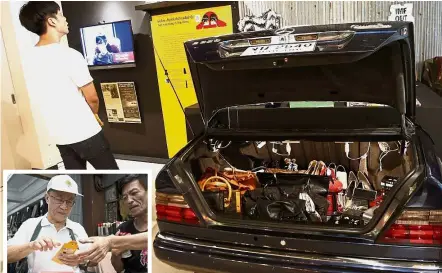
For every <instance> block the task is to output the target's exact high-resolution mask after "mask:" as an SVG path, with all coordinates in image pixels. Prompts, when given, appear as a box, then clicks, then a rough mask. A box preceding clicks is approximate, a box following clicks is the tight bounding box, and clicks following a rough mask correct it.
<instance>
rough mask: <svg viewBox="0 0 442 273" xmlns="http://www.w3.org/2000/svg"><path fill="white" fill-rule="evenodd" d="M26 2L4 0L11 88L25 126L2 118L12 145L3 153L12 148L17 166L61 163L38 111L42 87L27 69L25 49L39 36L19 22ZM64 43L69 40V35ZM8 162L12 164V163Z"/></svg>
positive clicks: (47, 165) (32, 166)
mask: <svg viewBox="0 0 442 273" xmlns="http://www.w3.org/2000/svg"><path fill="white" fill-rule="evenodd" d="M25 3H26V2H25V1H12V2H1V5H2V16H1V20H2V32H3V38H4V43H5V48H6V55H7V59H8V64H9V68H10V74H11V79H12V83H13V91H12V92H13V93H15V97H16V100H17V108H18V114H19V120H20V121H21V127H22V128H15V129H14V130H12V129H13V128H12V127H13V125H11V122H13V123H14V124H15V125H16V126H18V125H17V122H15V121H13V120H11V119H8V120H6V121H5V123H3V122H2V127H4V128H2V129H3V130H6V131H7V136H5V137H6V138H8V141H2V146H3V144H5V145H7V144H8V143H9V147H5V151H4V152H3V151H2V157H4V154H5V153H8V151H9V152H10V153H11V155H10V156H11V157H13V158H20V159H21V161H20V162H19V163H17V164H18V165H17V164H16V165H15V166H14V168H20V169H29V168H38V169H46V168H48V167H51V166H54V165H56V164H57V163H59V162H60V161H61V157H60V154H59V152H58V149H57V147H56V146H55V144H54V143H51V142H50V141H49V137H48V134H47V132H46V130H45V126H44V123H43V119H42V118H41V117H40V116H39V115H38V113H39V112H38V111H36V109H38V107H40V105H39V104H38V102H37V101H38V100H35V99H34V98H35V97H36V96H38V92H39V90H35V89H34V88H33V86H31V85H30V84H28V81H27V79H28V76H27V75H28V73H29V71H27V70H26V65H25V64H26V61H27V60H26V59H25V55H24V53H25V52H26V51H27V50H28V49H29V48H31V47H33V46H34V45H35V44H36V43H37V42H38V36H37V35H35V34H33V33H31V32H29V31H27V30H26V29H25V28H24V27H22V26H21V24H20V21H19V17H18V15H19V12H20V8H21V7H22V6H23V5H24V4H25ZM58 3H59V4H60V2H58ZM62 43H66V44H67V38H66V37H64V39H63V40H62ZM2 89H3V85H2ZM6 100H7V98H6ZM3 115H9V116H12V115H14V113H12V110H11V109H10V108H5V109H2V116H3ZM8 122H9V124H8ZM8 129H9V130H8ZM3 135H5V134H4V133H3ZM6 156H7V155H6ZM2 166H3V165H2ZM7 166H8V167H9V166H10V164H9V165H7Z"/></svg>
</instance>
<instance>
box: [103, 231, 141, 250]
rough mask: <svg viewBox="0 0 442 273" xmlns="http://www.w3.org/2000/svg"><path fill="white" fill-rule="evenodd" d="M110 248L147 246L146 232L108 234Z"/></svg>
mask: <svg viewBox="0 0 442 273" xmlns="http://www.w3.org/2000/svg"><path fill="white" fill-rule="evenodd" d="M109 239H110V246H111V249H115V250H120V251H125V250H144V249H145V248H147V232H143V233H138V234H134V235H126V236H109Z"/></svg>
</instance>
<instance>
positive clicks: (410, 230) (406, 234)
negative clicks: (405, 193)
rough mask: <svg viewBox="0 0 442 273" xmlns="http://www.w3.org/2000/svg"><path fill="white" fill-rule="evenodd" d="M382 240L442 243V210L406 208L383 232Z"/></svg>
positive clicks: (406, 242)
mask: <svg viewBox="0 0 442 273" xmlns="http://www.w3.org/2000/svg"><path fill="white" fill-rule="evenodd" d="M381 242H385V243H394V244H421V245H442V210H406V211H404V212H403V213H402V214H401V216H400V217H399V218H398V219H397V220H396V221H395V223H394V224H393V225H392V226H391V227H390V228H389V229H388V230H387V231H386V232H385V233H384V234H383V236H382V238H381Z"/></svg>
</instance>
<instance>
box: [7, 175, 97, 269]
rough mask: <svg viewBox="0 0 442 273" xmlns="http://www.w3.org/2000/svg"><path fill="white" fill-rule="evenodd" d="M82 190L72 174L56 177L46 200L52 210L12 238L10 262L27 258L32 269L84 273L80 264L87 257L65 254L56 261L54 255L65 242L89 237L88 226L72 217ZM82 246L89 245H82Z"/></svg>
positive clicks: (21, 229)
mask: <svg viewBox="0 0 442 273" xmlns="http://www.w3.org/2000/svg"><path fill="white" fill-rule="evenodd" d="M76 196H82V195H81V194H79V193H78V186H77V183H75V181H74V180H73V179H72V178H71V177H70V176H68V175H57V176H54V177H53V178H52V179H51V180H50V181H49V183H48V186H47V191H46V196H45V199H46V202H47V204H48V213H47V214H46V215H44V216H41V217H37V218H31V219H28V220H26V221H25V222H24V223H23V224H22V225H21V226H20V228H19V229H18V231H17V232H16V233H15V235H14V237H13V238H11V239H10V240H8V252H7V255H8V263H14V262H17V261H19V260H21V259H23V258H27V260H28V272H32V273H40V272H51V271H52V272H75V273H80V268H79V265H80V264H83V260H81V259H79V258H77V257H75V256H74V255H69V254H66V255H61V256H59V257H58V258H59V260H60V261H61V262H62V263H63V264H60V263H56V262H54V261H52V258H53V257H54V256H55V255H56V254H57V252H58V250H59V249H60V248H61V245H63V244H65V243H67V242H70V241H72V240H75V241H79V240H85V239H87V238H88V235H87V233H86V231H85V230H84V228H83V227H82V226H81V225H80V224H79V223H76V222H73V221H71V220H69V219H67V218H68V217H69V215H70V214H71V211H72V207H73V206H74V204H75V198H76ZM80 246H81V247H82V248H87V246H85V245H81V244H80Z"/></svg>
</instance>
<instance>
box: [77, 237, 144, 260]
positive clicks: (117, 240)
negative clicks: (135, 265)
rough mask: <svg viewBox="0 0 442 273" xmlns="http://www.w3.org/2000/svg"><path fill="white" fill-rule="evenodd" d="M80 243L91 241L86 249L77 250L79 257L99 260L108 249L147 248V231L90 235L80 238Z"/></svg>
mask: <svg viewBox="0 0 442 273" xmlns="http://www.w3.org/2000/svg"><path fill="white" fill-rule="evenodd" d="M80 243H83V244H84V243H92V245H91V246H90V247H89V249H87V250H83V251H78V252H77V253H76V254H75V255H78V256H79V257H80V259H84V260H89V261H92V262H97V263H98V262H100V261H101V260H102V259H103V258H104V257H105V256H106V254H107V252H108V251H110V250H116V251H120V252H123V251H125V250H144V249H145V248H147V232H143V233H138V234H135V235H126V236H115V235H111V236H107V237H90V238H88V239H85V240H80Z"/></svg>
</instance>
